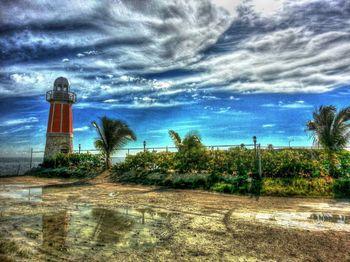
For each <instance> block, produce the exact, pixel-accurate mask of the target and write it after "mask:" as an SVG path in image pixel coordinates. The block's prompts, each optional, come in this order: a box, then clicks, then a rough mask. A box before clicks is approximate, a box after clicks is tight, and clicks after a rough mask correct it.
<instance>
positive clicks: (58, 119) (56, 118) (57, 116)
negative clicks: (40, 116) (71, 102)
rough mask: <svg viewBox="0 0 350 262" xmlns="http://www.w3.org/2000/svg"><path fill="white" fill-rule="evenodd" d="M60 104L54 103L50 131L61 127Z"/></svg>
mask: <svg viewBox="0 0 350 262" xmlns="http://www.w3.org/2000/svg"><path fill="white" fill-rule="evenodd" d="M61 106H62V105H61V104H55V109H54V117H53V125H52V130H51V131H52V132H60V129H61Z"/></svg>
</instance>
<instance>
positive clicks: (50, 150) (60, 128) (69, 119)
mask: <svg viewBox="0 0 350 262" xmlns="http://www.w3.org/2000/svg"><path fill="white" fill-rule="evenodd" d="M76 100H77V97H76V95H75V93H73V92H71V91H70V87H69V82H68V79H67V78H64V77H59V78H57V79H56V80H55V82H54V84H53V90H50V91H48V92H47V93H46V101H48V102H49V103H50V112H49V121H48V124H47V132H46V146H45V155H44V158H50V157H53V156H55V155H56V154H58V153H64V154H67V153H71V152H73V112H72V105H73V104H74V103H75V102H76Z"/></svg>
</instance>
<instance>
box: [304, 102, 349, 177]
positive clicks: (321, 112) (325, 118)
mask: <svg viewBox="0 0 350 262" xmlns="http://www.w3.org/2000/svg"><path fill="white" fill-rule="evenodd" d="M306 126H307V130H308V131H310V132H311V135H312V137H313V139H314V143H315V144H318V145H320V146H322V148H323V149H324V150H325V152H326V154H327V156H328V160H329V173H330V175H332V176H337V175H338V170H337V164H338V161H337V153H338V152H339V151H341V150H343V149H344V148H345V147H346V145H347V144H348V143H349V140H350V107H345V108H343V109H341V110H340V111H339V112H338V113H337V109H336V108H335V107H334V106H320V107H319V108H318V109H317V110H315V112H314V113H313V119H312V120H311V121H309V122H308V123H307V125H306Z"/></svg>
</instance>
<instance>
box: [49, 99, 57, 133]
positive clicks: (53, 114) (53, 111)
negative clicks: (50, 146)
mask: <svg viewBox="0 0 350 262" xmlns="http://www.w3.org/2000/svg"><path fill="white" fill-rule="evenodd" d="M55 107H56V103H55V102H53V107H52V116H51V127H50V132H52V126H53V117H54V116H55Z"/></svg>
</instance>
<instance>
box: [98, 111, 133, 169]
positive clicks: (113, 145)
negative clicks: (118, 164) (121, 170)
mask: <svg viewBox="0 0 350 262" xmlns="http://www.w3.org/2000/svg"><path fill="white" fill-rule="evenodd" d="M92 125H93V127H95V128H96V131H97V133H98V136H99V137H98V138H97V139H96V140H95V147H96V148H97V149H98V150H100V151H101V152H102V154H103V156H104V157H105V164H106V168H107V169H109V168H111V166H112V161H111V155H112V154H113V153H115V152H116V151H118V150H120V149H121V148H123V147H124V146H125V145H126V144H127V143H128V142H130V141H136V135H135V133H134V132H133V131H132V130H131V129H130V128H129V126H128V125H127V124H126V123H125V122H123V121H121V120H118V119H111V118H108V117H106V116H104V117H102V118H101V119H100V123H99V124H97V123H96V122H95V121H93V122H92Z"/></svg>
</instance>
